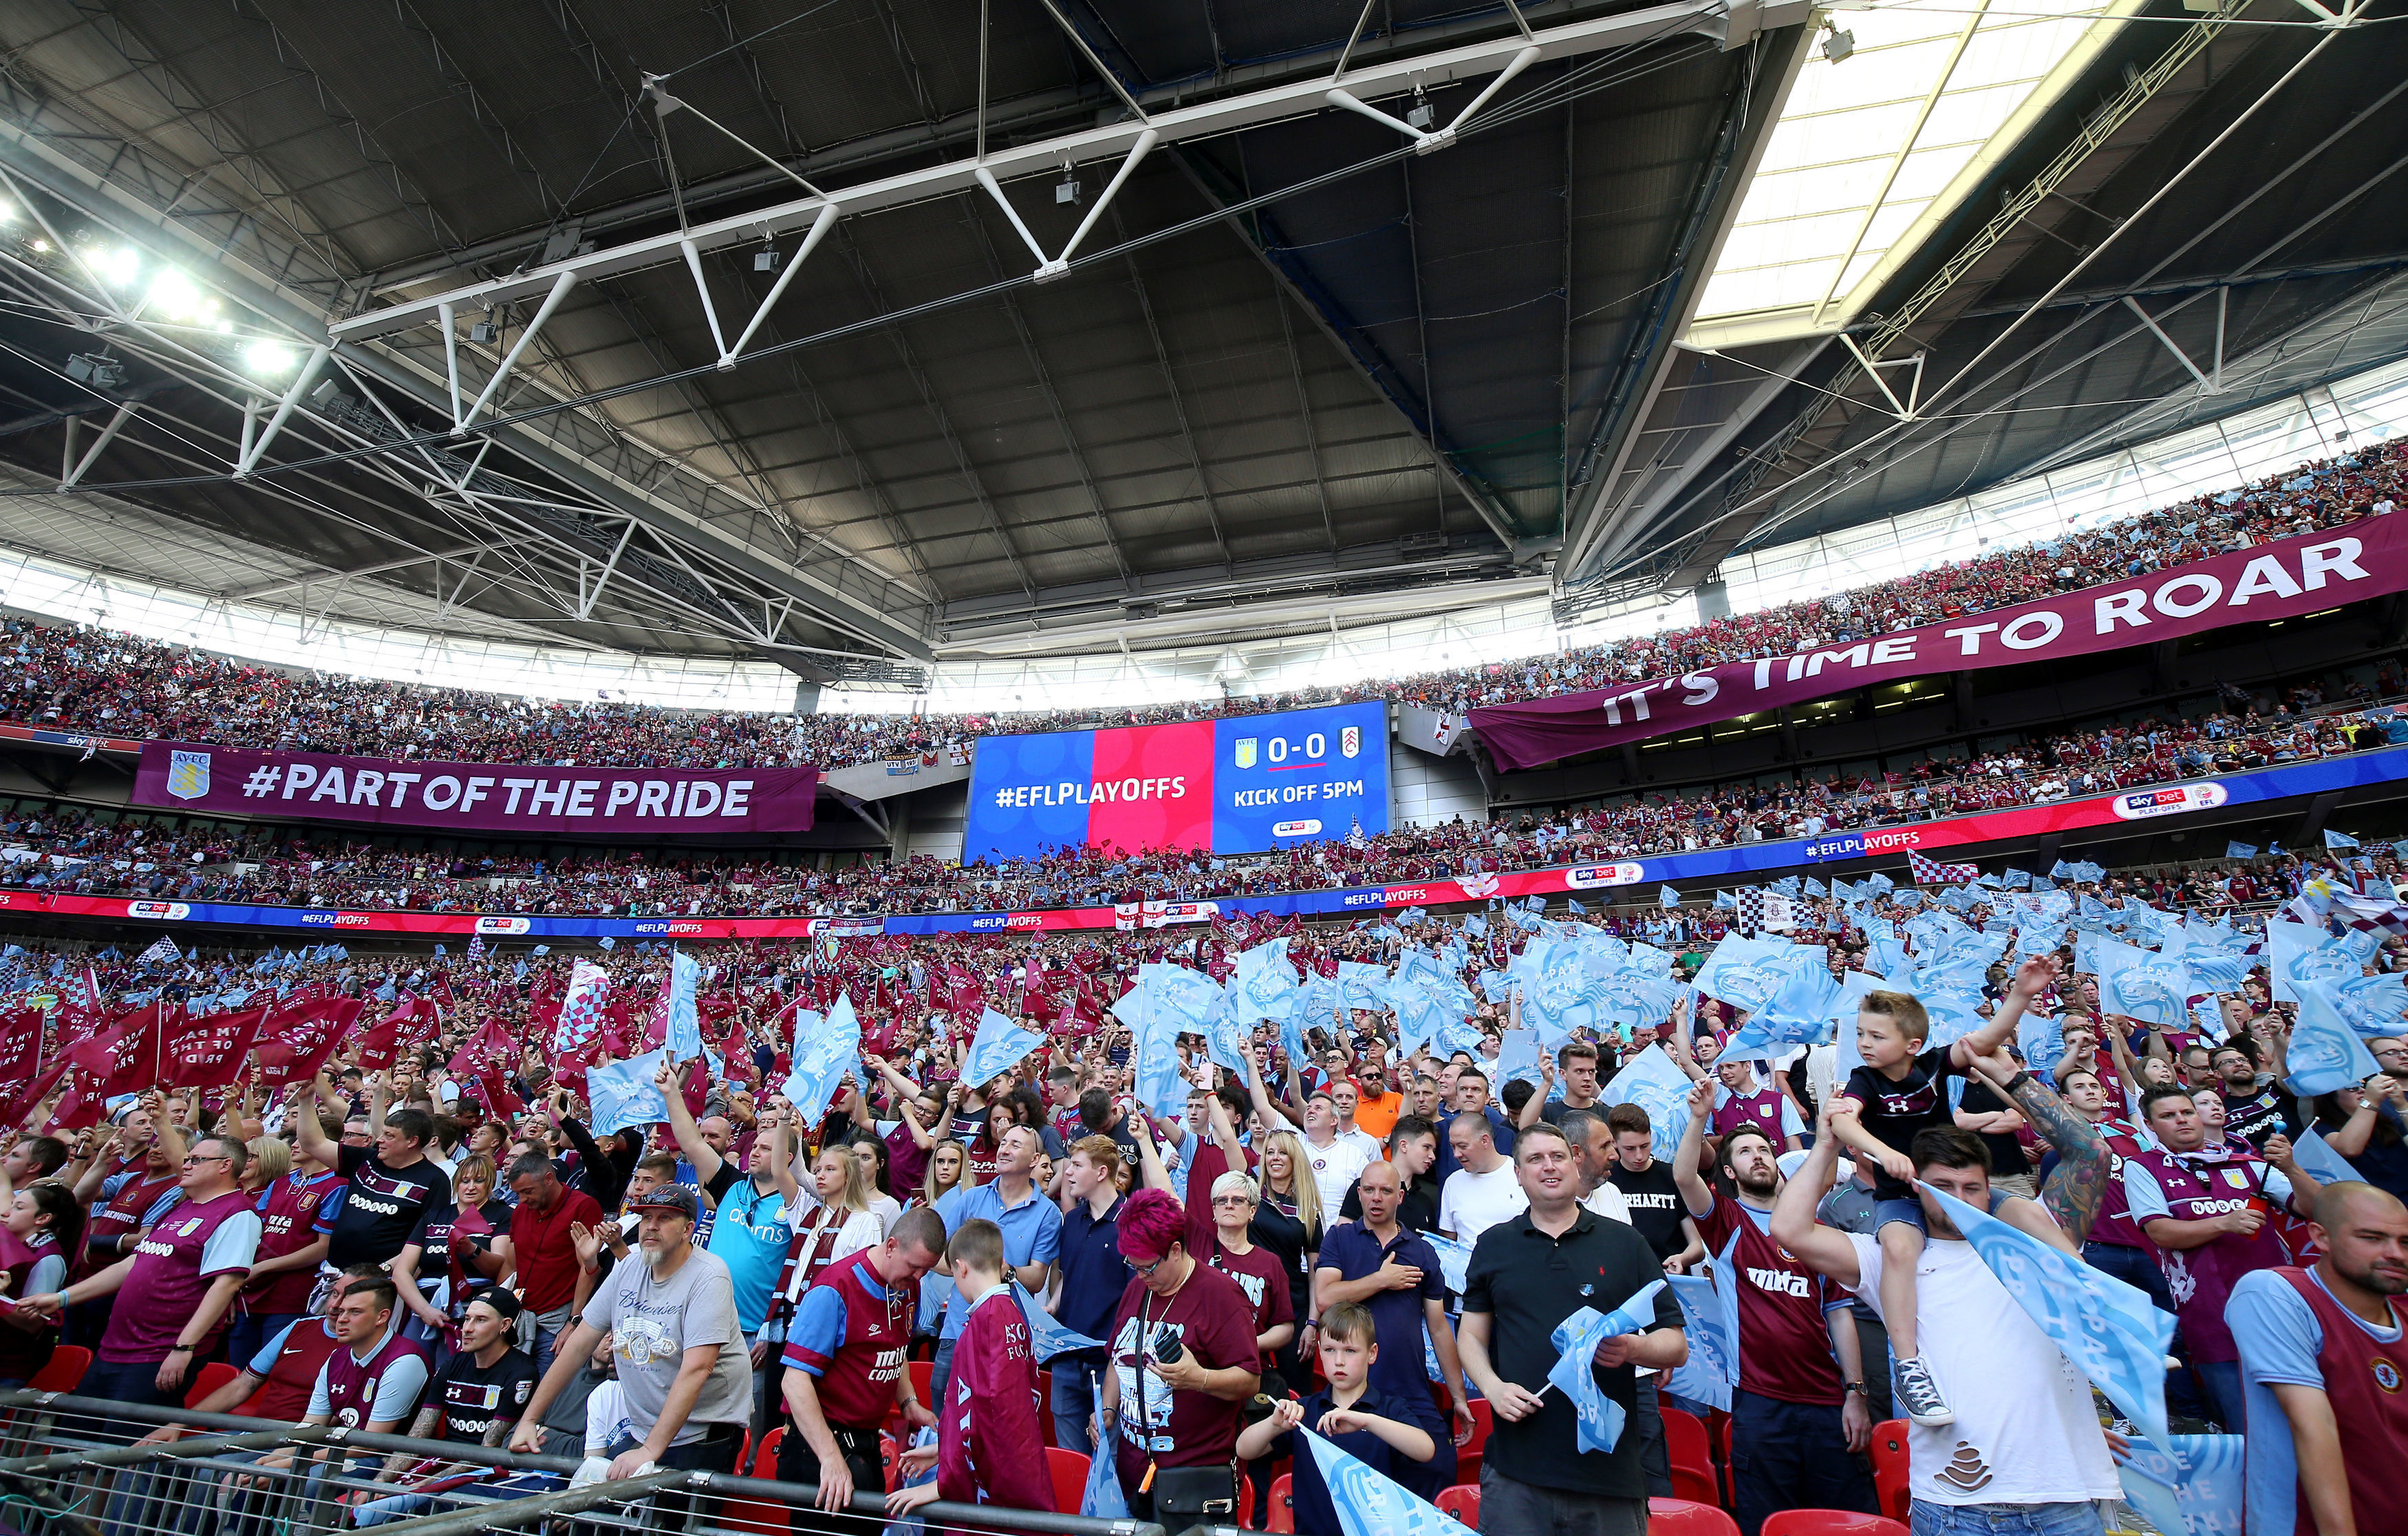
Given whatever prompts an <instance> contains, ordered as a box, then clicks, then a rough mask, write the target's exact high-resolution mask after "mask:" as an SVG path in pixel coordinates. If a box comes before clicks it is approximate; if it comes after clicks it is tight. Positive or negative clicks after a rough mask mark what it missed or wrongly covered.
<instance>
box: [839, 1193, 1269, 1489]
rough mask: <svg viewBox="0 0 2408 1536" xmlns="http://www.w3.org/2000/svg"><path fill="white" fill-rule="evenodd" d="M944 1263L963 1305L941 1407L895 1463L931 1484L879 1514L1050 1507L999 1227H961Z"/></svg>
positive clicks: (1049, 1483) (1033, 1377)
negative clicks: (926, 1439) (930, 1440)
mask: <svg viewBox="0 0 2408 1536" xmlns="http://www.w3.org/2000/svg"><path fill="white" fill-rule="evenodd" d="M1241 1176H1242V1175H1241ZM945 1262H946V1264H947V1265H948V1266H949V1267H950V1268H951V1269H952V1270H953V1285H954V1288H955V1291H956V1293H957V1299H959V1301H960V1302H961V1303H962V1304H963V1306H964V1308H965V1315H964V1317H963V1320H962V1332H961V1337H960V1338H959V1339H958V1340H956V1341H955V1342H954V1345H953V1379H952V1383H951V1385H950V1386H949V1388H948V1389H947V1392H946V1397H945V1400H944V1401H943V1402H941V1403H936V1404H932V1405H931V1406H932V1407H934V1408H935V1409H936V1410H937V1443H936V1444H935V1445H934V1446H933V1447H930V1448H928V1449H925V1450H917V1451H910V1452H907V1453H905V1455H904V1457H903V1465H902V1471H904V1472H905V1473H906V1474H907V1475H912V1476H916V1475H918V1474H919V1473H920V1472H921V1471H925V1469H926V1467H927V1465H928V1463H929V1461H930V1459H934V1461H935V1462H936V1466H937V1480H936V1481H935V1482H933V1483H923V1484H921V1485H920V1486H917V1487H909V1488H898V1489H896V1491H895V1492H894V1493H892V1494H889V1495H888V1496H887V1500H886V1509H887V1513H888V1514H890V1515H893V1516H900V1515H902V1514H905V1513H907V1512H909V1511H910V1510H914V1509H917V1508H919V1507H920V1506H921V1505H922V1504H925V1503H927V1502H928V1501H929V1500H934V1499H942V1500H946V1501H948V1502H950V1503H956V1504H999V1505H1001V1506H1003V1507H1004V1508H1006V1509H1029V1510H1051V1509H1053V1508H1054V1479H1053V1474H1052V1471H1051V1469H1050V1468H1049V1467H1048V1466H1047V1463H1046V1459H1045V1440H1044V1436H1043V1435H1042V1434H1041V1433H1040V1432H1039V1427H1038V1413H1039V1405H1038V1400H1037V1357H1036V1356H1035V1355H1034V1354H1032V1353H1031V1352H1030V1345H1029V1338H1028V1319H1027V1318H1026V1317H1025V1316H1023V1315H1022V1314H1021V1311H1020V1308H1019V1306H1018V1305H1017V1304H1015V1303H1014V1302H1013V1300H1012V1299H1011V1285H1009V1284H1008V1283H1007V1282H1006V1281H1005V1279H1004V1256H1003V1228H1002V1227H997V1226H996V1224H995V1223H993V1222H991V1221H987V1220H984V1219H983V1218H979V1219H973V1220H970V1221H966V1222H964V1223H962V1226H961V1229H960V1230H959V1231H957V1232H955V1233H954V1234H953V1242H951V1243H949V1244H948V1245H947V1246H946V1248H945Z"/></svg>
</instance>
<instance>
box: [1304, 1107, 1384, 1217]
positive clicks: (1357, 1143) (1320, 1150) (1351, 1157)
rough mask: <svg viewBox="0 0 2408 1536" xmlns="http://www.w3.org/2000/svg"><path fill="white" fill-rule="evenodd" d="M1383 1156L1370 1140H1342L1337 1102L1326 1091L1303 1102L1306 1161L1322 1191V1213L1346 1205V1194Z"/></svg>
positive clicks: (1350, 1138) (1362, 1138) (1355, 1138)
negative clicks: (1373, 1163) (1373, 1160)
mask: <svg viewBox="0 0 2408 1536" xmlns="http://www.w3.org/2000/svg"><path fill="white" fill-rule="evenodd" d="M1377 1156H1380V1143H1379V1142H1377V1141H1372V1140H1371V1139H1370V1138H1369V1137H1368V1136H1353V1137H1349V1136H1341V1135H1340V1134H1339V1130H1338V1100H1337V1099H1335V1098H1331V1097H1330V1094H1329V1090H1328V1089H1326V1088H1315V1089H1314V1090H1313V1091H1312V1095H1311V1096H1310V1097H1309V1098H1306V1099H1305V1101H1304V1160H1305V1162H1306V1164H1307V1165H1309V1166H1310V1167H1311V1168H1312V1183H1313V1185H1314V1187H1315V1188H1317V1189H1319V1190H1320V1191H1321V1209H1322V1210H1324V1211H1326V1212H1335V1211H1337V1210H1338V1209H1339V1208H1340V1207H1341V1206H1343V1205H1344V1204H1345V1203H1346V1191H1347V1190H1349V1189H1351V1188H1353V1187H1354V1185H1355V1180H1356V1179H1359V1178H1361V1177H1362V1176H1363V1170H1364V1169H1366V1168H1368V1167H1369V1166H1370V1164H1371V1161H1372V1159H1374V1158H1376V1157H1377Z"/></svg>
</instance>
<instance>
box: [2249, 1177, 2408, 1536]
mask: <svg viewBox="0 0 2408 1536" xmlns="http://www.w3.org/2000/svg"><path fill="white" fill-rule="evenodd" d="M2311 1230H2313V1231H2314V1233H2315V1240H2316V1246H2317V1248H2318V1249H2320V1250H2322V1252H2323V1254H2324V1257H2322V1258H2320V1259H2318V1260H2317V1261H2316V1263H2315V1268H2313V1269H2305V1270H2303V1269H2299V1268H2296V1267H2294V1266H2290V1265H2285V1266H2282V1267H2279V1268H2276V1269H2272V1270H2257V1271H2255V1272H2253V1273H2250V1274H2246V1275H2243V1276H2242V1277H2241V1280H2240V1283H2239V1284H2237V1285H2234V1286H2233V1287H2232V1299H2231V1300H2230V1301H2229V1302H2228V1303H2227V1304H2226V1306H2225V1312H2224V1316H2225V1321H2226V1323H2227V1325H2228V1326H2229V1328H2231V1330H2232V1336H2233V1338H2234V1339H2235V1340H2236V1341H2237V1342H2239V1345H2240V1349H2241V1370H2242V1375H2243V1383H2244V1390H2245V1391H2246V1392H2247V1394H2248V1404H2249V1406H2248V1417H2249V1443H2248V1458H2249V1459H2248V1466H2247V1471H2246V1473H2245V1479H2244V1481H2245V1486H2246V1488H2247V1520H2246V1525H2247V1530H2248V1536H2352V1533H2356V1532H2366V1533H2368V1536H2372V1533H2374V1532H2377V1531H2396V1530H2398V1529H2400V1528H2401V1513H2400V1512H2401V1503H2400V1496H2399V1488H2398V1481H2399V1477H2398V1469H2399V1466H2400V1458H2401V1455H2402V1454H2403V1453H2408V1399H2403V1397H2402V1395H2401V1390H2400V1359H2401V1344H2402V1342H2403V1331H2404V1330H2403V1327H2402V1325H2403V1324H2408V1315H2403V1313H2402V1309H2401V1304H2400V1300H2399V1298H2400V1296H2401V1294H2402V1293H2403V1292H2408V1206H2402V1205H2401V1203H2400V1200H2399V1198H2398V1197H2396V1196H2394V1195H2391V1194H2388V1193H2386V1192H2385V1191H2383V1190H2380V1189H2377V1188H2375V1187H2374V1186H2373V1185H2372V1184H2360V1183H2358V1182H2357V1181H2355V1180H2352V1181H2347V1182H2340V1183H2334V1184H2327V1185H2326V1186H2325V1187H2324V1188H2323V1189H2322V1190H2320V1191H2318V1193H2317V1196H2316V1216H2315V1221H2314V1222H2313V1223H2312V1224H2311Z"/></svg>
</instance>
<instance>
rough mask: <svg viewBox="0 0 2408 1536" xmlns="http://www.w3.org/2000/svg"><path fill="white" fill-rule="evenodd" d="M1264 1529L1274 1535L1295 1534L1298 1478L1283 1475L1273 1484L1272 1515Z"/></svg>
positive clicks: (1292, 1535)
mask: <svg viewBox="0 0 2408 1536" xmlns="http://www.w3.org/2000/svg"><path fill="white" fill-rule="evenodd" d="M1263 1529H1265V1530H1269V1531H1271V1532H1273V1533H1274V1536H1295V1531H1296V1480H1295V1479H1294V1478H1291V1477H1283V1478H1280V1479H1279V1480H1278V1481H1276V1482H1274V1483H1273V1484H1272V1485H1271V1517H1270V1520H1269V1523H1268V1524H1266V1525H1265V1526H1264V1527H1263Z"/></svg>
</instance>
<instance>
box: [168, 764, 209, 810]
mask: <svg viewBox="0 0 2408 1536" xmlns="http://www.w3.org/2000/svg"><path fill="white" fill-rule="evenodd" d="M208 792H209V754H208V753H205V752H171V753H169V754H167V793H168V794H170V795H173V796H174V797H176V798H178V799H179V800H197V799H200V798H202V797H205V796H207V795H208Z"/></svg>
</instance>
